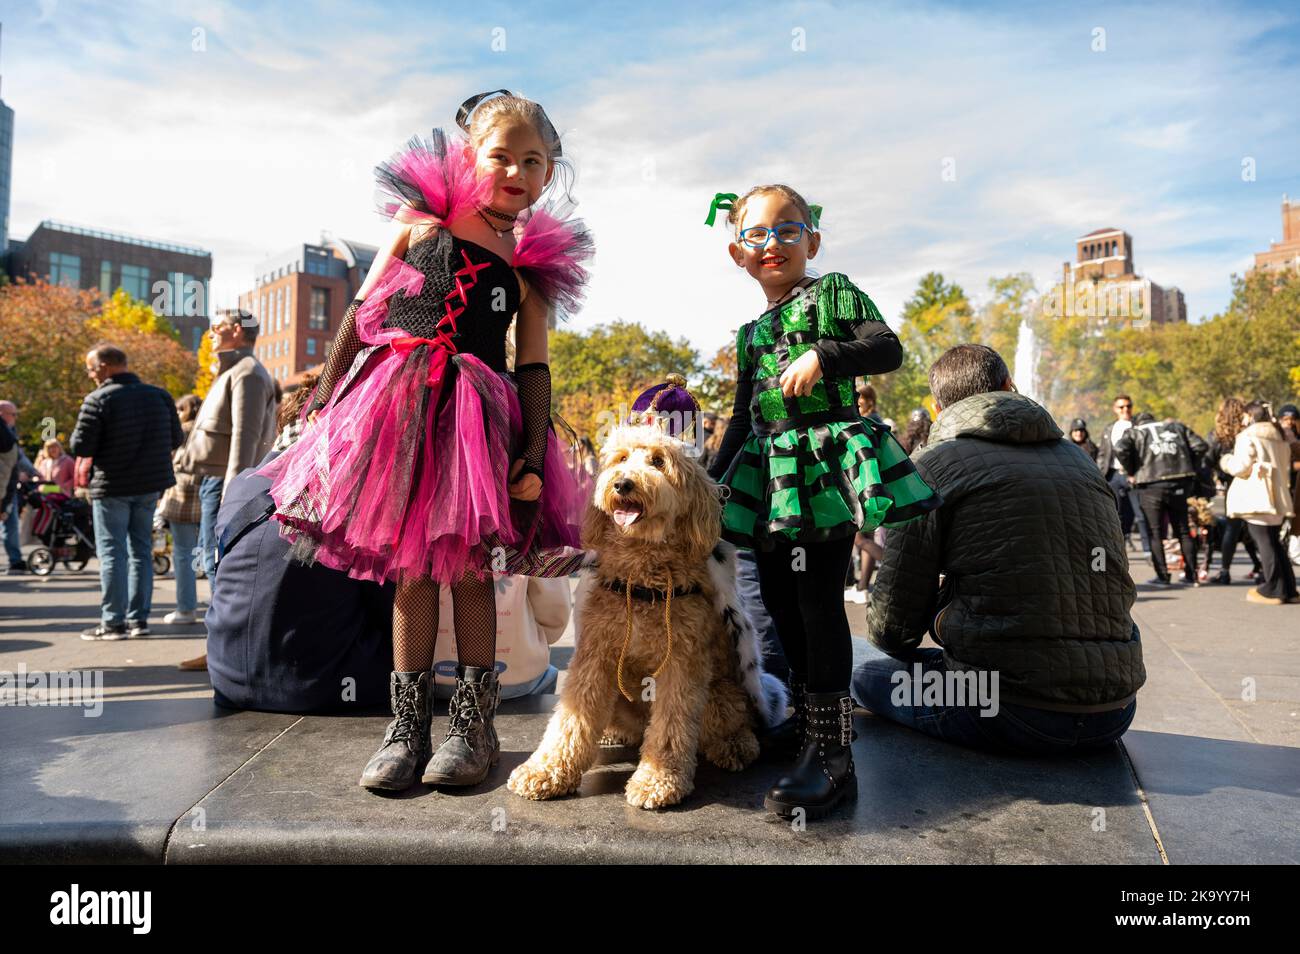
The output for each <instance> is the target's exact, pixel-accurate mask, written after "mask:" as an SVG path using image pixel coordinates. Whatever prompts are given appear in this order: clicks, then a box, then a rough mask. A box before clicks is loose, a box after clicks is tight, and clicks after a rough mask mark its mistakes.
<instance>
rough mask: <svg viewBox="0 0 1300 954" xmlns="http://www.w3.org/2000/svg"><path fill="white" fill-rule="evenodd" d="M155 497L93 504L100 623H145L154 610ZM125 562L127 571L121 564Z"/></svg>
mask: <svg viewBox="0 0 1300 954" xmlns="http://www.w3.org/2000/svg"><path fill="white" fill-rule="evenodd" d="M158 496H159V495H158V494H156V493H153V494H133V495H131V496H129V497H101V498H100V499H99V500H95V501H92V511H93V513H94V517H95V554H96V555H97V556H98V557H99V590H100V598H99V605H100V620H101V622H103V623H104V625H106V626H121V625H122V623H123V621H124V620H123V616H124V614H125V622H129V623H140V624H144V623H147V622H149V610H150V609H151V608H152V605H153V512H154V508H155V507H156V506H157V505H158ZM126 561H129V565H128V566H127V567H123V566H122V564H123V562H126Z"/></svg>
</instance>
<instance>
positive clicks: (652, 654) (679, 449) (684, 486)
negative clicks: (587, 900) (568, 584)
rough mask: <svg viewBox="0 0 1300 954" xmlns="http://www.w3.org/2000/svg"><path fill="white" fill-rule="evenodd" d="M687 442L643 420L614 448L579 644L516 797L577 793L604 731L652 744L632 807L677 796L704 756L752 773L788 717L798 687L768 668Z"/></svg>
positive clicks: (593, 542)
mask: <svg viewBox="0 0 1300 954" xmlns="http://www.w3.org/2000/svg"><path fill="white" fill-rule="evenodd" d="M686 448H687V445H686V444H683V443H682V442H680V441H678V440H676V439H675V438H672V437H669V436H668V435H666V434H665V433H664V432H663V431H662V430H660V429H659V428H657V427H653V426H631V427H622V428H619V429H617V430H616V431H614V433H613V434H612V435H611V436H610V439H609V440H608V441H607V442H606V444H605V446H604V447H603V448H602V450H601V458H602V460H601V465H602V472H601V474H600V476H599V478H598V479H597V481H596V490H595V495H594V500H593V502H592V503H591V504H590V505H589V506H588V508H587V513H586V516H585V518H584V522H583V540H582V542H583V545H584V546H585V547H586V548H587V549H588V551H594V562H591V563H590V564H589V566H588V568H587V569H586V570H585V571H584V577H583V580H582V582H581V583H580V584H579V588H578V594H577V601H576V606H575V610H574V614H575V626H576V627H577V648H576V650H575V653H574V657H573V661H572V662H571V663H570V666H569V675H568V680H567V682H566V683H565V686H564V690H563V692H562V694H561V697H560V701H559V704H558V705H557V707H556V710H555V713H554V715H553V716H552V717H551V721H550V724H549V725H548V726H547V729H546V734H545V736H544V737H543V738H542V742H541V745H540V746H539V747H538V749H537V751H536V752H534V753H533V755H532V757H530V758H529V759H528V761H527V762H525V763H524V764H523V765H520V766H519V767H518V768H516V769H515V770H514V772H512V773H511V775H510V781H509V783H508V784H509V787H510V790H511V791H512V792H514V793H516V794H517V795H522V796H524V797H525V798H534V799H545V798H555V797H558V796H561V795H566V794H569V793H571V792H574V791H576V790H577V788H578V786H579V784H580V783H581V781H582V773H583V772H584V771H586V770H587V769H588V768H589V767H590V766H591V764H592V762H593V761H594V760H595V757H596V753H597V751H598V748H599V744H600V741H601V738H602V736H604V737H605V738H607V739H608V740H610V741H616V742H621V743H624V744H628V745H640V747H641V761H640V764H639V765H638V766H637V769H636V772H635V773H634V774H633V775H632V777H631V778H630V779H629V780H628V783H627V789H626V793H627V800H628V802H630V803H631V804H633V805H637V806H639V807H641V808H663V807H665V806H668V805H674V804H676V803H677V802H680V801H681V800H682V799H683V798H685V797H686V796H687V795H689V794H690V792H691V790H692V788H693V787H694V780H695V763H696V754H697V751H698V752H699V753H702V754H703V756H704V757H705V758H706V759H708V760H709V761H710V762H712V763H714V764H715V765H718V766H720V767H722V768H724V769H729V770H731V771H739V770H741V769H743V768H744V767H745V766H747V765H749V763H750V762H752V761H753V760H754V759H755V758H756V757H757V755H758V740H757V738H756V737H755V735H754V728H755V726H756V725H758V724H763V725H773V724H775V723H776V722H777V721H779V720H780V718H781V717H782V716H783V715H784V713H785V707H786V694H785V688H784V686H783V685H782V684H781V682H780V680H777V679H774V678H772V677H767V676H765V674H763V673H762V671H761V670H760V668H759V664H758V659H759V654H758V641H757V637H756V635H755V633H754V630H753V627H752V626H751V625H750V624H749V622H748V619H747V617H746V616H745V614H744V613H743V612H742V611H741V610H740V607H739V603H738V602H737V600H736V596H735V548H734V547H732V546H731V545H730V544H728V543H725V542H723V541H721V540H720V539H719V535H720V533H721V519H722V518H721V513H722V506H721V502H720V501H719V499H718V495H717V485H716V484H714V483H713V481H711V480H710V479H709V477H708V475H707V474H706V473H705V472H704V469H703V468H702V467H701V466H700V464H699V462H698V460H696V459H695V458H694V457H691V456H689V455H688V453H687V451H686ZM629 588H630V592H629ZM670 590H671V591H672V593H671V644H670V641H669V627H668V625H667V623H666V619H665V617H666V614H667V612H668V607H669V605H670V604H669V599H668V597H669V595H670V594H669V591H670ZM629 604H630V616H631V632H630V634H629V631H628V622H627V620H628V615H629ZM647 677H652V678H647ZM629 696H630V697H631V700H632V701H629V698H628V697H629Z"/></svg>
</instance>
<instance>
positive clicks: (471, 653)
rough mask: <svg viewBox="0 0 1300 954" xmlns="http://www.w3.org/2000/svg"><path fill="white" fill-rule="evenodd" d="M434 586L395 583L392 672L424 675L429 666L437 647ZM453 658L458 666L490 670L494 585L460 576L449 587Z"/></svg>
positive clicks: (494, 627)
mask: <svg viewBox="0 0 1300 954" xmlns="http://www.w3.org/2000/svg"><path fill="white" fill-rule="evenodd" d="M438 595H439V593H438V584H437V583H435V582H434V581H433V580H429V579H424V580H409V581H405V582H402V583H399V584H398V586H397V595H396V597H395V599H394V601H393V669H394V670H395V671H397V672H424V671H425V670H426V669H429V668H430V667H431V666H432V665H433V651H434V648H435V646H436V644H437V642H438ZM451 606H452V618H453V622H454V623H455V627H456V656H457V658H458V660H459V662H460V663H461V665H464V666H478V667H479V668H481V669H490V668H492V667H493V666H494V665H495V664H496V654H497V599H496V581H495V578H494V577H493V576H492V575H491V574H488V575H487V576H486V577H485V578H484V579H482V580H480V579H478V578H477V577H475V576H474V575H473V574H472V573H466V574H465V576H464V577H463V578H462V579H461V580H460V582H459V583H454V584H453V585H452V587H451Z"/></svg>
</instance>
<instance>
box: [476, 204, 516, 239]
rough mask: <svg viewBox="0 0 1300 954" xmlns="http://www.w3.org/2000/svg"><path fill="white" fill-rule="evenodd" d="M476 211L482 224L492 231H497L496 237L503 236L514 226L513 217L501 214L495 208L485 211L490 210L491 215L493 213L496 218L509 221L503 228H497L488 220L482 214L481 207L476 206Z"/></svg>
mask: <svg viewBox="0 0 1300 954" xmlns="http://www.w3.org/2000/svg"><path fill="white" fill-rule="evenodd" d="M477 211H478V217H479V218H480V219H482V220H483V222H484V224H486V225H487V227H488V228H490V229H491V230H492V231H493V232H496V233H497V238H504V237H505V234H506V233H507V232H509V231H510V230H511V229H513V228H514V224H515V220H514V218H512V217H510V216H508V215H502V214H501V213H500V212H498V211H496V210H495V209H487V210H486V211H487V212H490V213H491V214H492V215H495V216H496V217H497V218H500V219H504V220H505V221H507V222H509V223H510V224H509V225H507V226H506V227H505V228H503V229H499V228H497V227H496V226H495V225H493V224H492V223H491V222H490V221H488V217H487V216H486V215H484V214H483V212H484V211H485V210H484V209H483V208H482V207H480V208H478V209H477Z"/></svg>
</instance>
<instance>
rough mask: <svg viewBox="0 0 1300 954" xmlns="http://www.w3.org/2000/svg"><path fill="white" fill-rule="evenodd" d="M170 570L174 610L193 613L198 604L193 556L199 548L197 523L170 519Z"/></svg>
mask: <svg viewBox="0 0 1300 954" xmlns="http://www.w3.org/2000/svg"><path fill="white" fill-rule="evenodd" d="M171 528H172V571H173V572H174V573H175V574H176V610H177V612H179V613H193V612H194V611H195V609H197V608H198V605H199V594H198V588H197V584H196V581H195V577H196V573H195V566H194V558H195V556H196V555H197V551H198V548H199V525H198V524H197V523H178V522H176V521H172V525H171Z"/></svg>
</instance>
